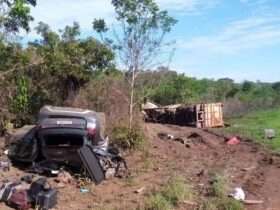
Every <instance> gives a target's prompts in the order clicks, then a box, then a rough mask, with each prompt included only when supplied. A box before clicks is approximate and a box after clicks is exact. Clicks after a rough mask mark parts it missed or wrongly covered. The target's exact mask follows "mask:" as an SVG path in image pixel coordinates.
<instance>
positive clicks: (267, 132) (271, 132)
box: [264, 129, 276, 139]
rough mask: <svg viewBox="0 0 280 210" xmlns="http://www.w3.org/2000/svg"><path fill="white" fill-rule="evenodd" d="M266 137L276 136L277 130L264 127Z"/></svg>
mask: <svg viewBox="0 0 280 210" xmlns="http://www.w3.org/2000/svg"><path fill="white" fill-rule="evenodd" d="M264 137H265V138H266V139H273V138H275V137H276V132H275V130H274V129H264Z"/></svg>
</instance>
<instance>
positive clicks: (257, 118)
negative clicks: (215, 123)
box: [223, 108, 280, 151]
mask: <svg viewBox="0 0 280 210" xmlns="http://www.w3.org/2000/svg"><path fill="white" fill-rule="evenodd" d="M279 119H280V109H279V108H274V109H270V110H265V111H255V112H252V113H250V114H247V115H243V116H242V117H237V118H231V119H229V120H228V122H229V123H230V125H231V126H230V127H226V128H224V129H223V133H230V134H234V135H237V134H238V135H240V136H242V137H244V138H249V139H253V140H256V141H257V142H259V143H262V144H264V145H266V146H268V147H269V148H271V149H273V150H276V151H280V135H279V134H280V123H279ZM264 129H274V130H275V132H276V138H274V139H273V140H268V139H265V135H264Z"/></svg>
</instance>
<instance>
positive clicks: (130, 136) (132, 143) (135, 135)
mask: <svg viewBox="0 0 280 210" xmlns="http://www.w3.org/2000/svg"><path fill="white" fill-rule="evenodd" d="M112 139H113V143H114V144H116V145H117V146H119V147H121V148H123V149H143V148H144V145H145V137H144V134H143V132H142V130H141V128H140V127H138V126H135V127H133V128H132V129H131V130H130V129H129V128H128V127H126V126H119V127H115V128H113V131H112Z"/></svg>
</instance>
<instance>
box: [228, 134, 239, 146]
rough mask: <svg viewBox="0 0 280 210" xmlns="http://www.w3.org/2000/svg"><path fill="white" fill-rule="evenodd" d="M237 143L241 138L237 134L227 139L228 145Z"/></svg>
mask: <svg viewBox="0 0 280 210" xmlns="http://www.w3.org/2000/svg"><path fill="white" fill-rule="evenodd" d="M237 144H240V139H239V137H237V136H234V137H232V138H230V139H229V140H228V141H227V145H237Z"/></svg>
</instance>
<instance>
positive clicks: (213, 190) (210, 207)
mask: <svg viewBox="0 0 280 210" xmlns="http://www.w3.org/2000/svg"><path fill="white" fill-rule="evenodd" d="M228 190H229V185H228V180H227V179H226V177H225V176H223V175H219V174H215V175H214V176H213V180H212V185H211V187H210V189H209V194H210V196H212V197H211V198H210V199H208V200H207V201H204V202H203V203H202V205H201V206H200V208H199V210H244V206H243V204H242V203H241V202H240V201H237V200H234V199H233V198H229V197H228Z"/></svg>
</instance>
